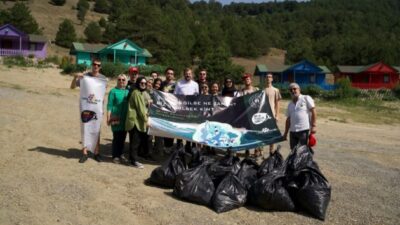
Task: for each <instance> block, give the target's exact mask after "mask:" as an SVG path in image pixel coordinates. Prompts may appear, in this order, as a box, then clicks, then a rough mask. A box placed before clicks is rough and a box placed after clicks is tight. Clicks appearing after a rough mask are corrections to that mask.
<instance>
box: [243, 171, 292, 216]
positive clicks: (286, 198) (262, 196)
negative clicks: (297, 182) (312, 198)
mask: <svg viewBox="0 0 400 225" xmlns="http://www.w3.org/2000/svg"><path fill="white" fill-rule="evenodd" d="M284 184H285V173H284V171H282V170H274V171H271V172H270V173H268V174H267V175H264V176H263V177H261V178H260V179H258V180H257V181H256V182H255V183H254V184H253V186H252V187H251V188H250V191H249V195H248V198H249V201H250V203H251V204H254V205H256V206H259V207H261V208H263V209H266V210H277V211H293V210H294V208H295V205H294V203H293V201H292V199H291V198H290V195H289V192H288V191H287V190H286V188H285V187H284Z"/></svg>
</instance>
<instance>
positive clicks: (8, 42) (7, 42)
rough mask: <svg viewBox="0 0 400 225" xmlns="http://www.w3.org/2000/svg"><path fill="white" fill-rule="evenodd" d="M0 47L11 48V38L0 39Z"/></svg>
mask: <svg viewBox="0 0 400 225" xmlns="http://www.w3.org/2000/svg"><path fill="white" fill-rule="evenodd" d="M1 48H3V49H12V48H13V45H12V40H9V39H3V40H1Z"/></svg>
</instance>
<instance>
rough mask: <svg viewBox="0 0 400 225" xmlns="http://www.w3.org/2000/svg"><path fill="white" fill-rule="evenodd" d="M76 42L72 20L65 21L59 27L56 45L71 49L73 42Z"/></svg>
mask: <svg viewBox="0 0 400 225" xmlns="http://www.w3.org/2000/svg"><path fill="white" fill-rule="evenodd" d="M75 40H76V33H75V28H74V25H73V24H72V21H71V20H68V19H65V20H64V21H63V22H62V23H60V26H59V27H58V31H57V35H56V44H57V45H59V46H62V47H66V48H70V47H71V45H72V42H74V41H75Z"/></svg>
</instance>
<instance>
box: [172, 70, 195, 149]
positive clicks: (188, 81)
mask: <svg viewBox="0 0 400 225" xmlns="http://www.w3.org/2000/svg"><path fill="white" fill-rule="evenodd" d="M183 76H184V79H182V80H180V81H178V82H177V83H176V85H175V90H174V94H175V95H198V94H199V93H200V92H199V84H198V83H197V82H196V81H194V80H193V73H192V69H191V68H186V69H185V70H184V71H183ZM181 146H182V140H181V139H178V140H177V148H178V149H179V148H180V147H181ZM194 146H195V145H194V143H193V144H191V142H189V141H186V145H185V150H186V151H190V150H191V147H194Z"/></svg>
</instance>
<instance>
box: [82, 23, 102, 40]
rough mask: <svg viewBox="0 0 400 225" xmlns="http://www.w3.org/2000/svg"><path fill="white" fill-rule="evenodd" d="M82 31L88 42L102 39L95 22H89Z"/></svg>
mask: <svg viewBox="0 0 400 225" xmlns="http://www.w3.org/2000/svg"><path fill="white" fill-rule="evenodd" d="M84 33H85V36H86V39H87V41H88V42H90V43H99V42H100V41H101V39H102V33H101V28H100V26H99V25H98V24H97V23H96V22H90V23H89V24H88V26H87V27H86V29H85V31H84Z"/></svg>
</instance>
